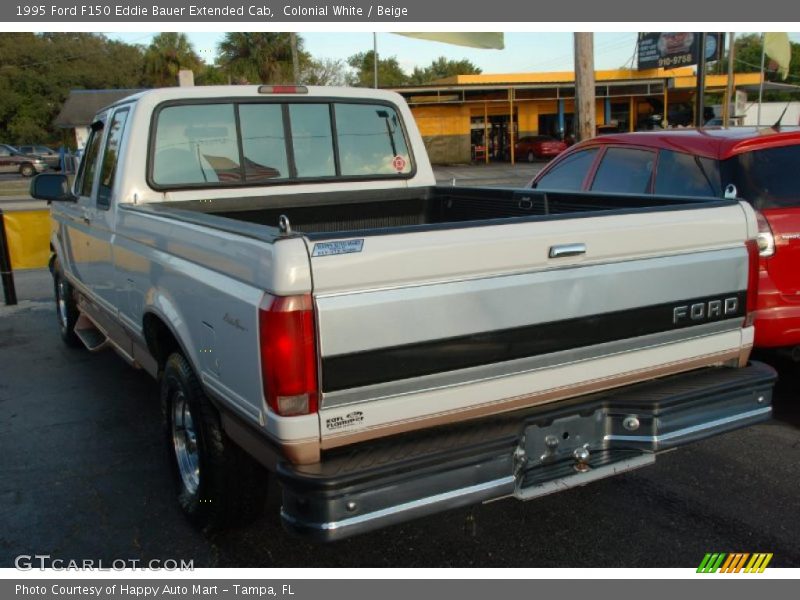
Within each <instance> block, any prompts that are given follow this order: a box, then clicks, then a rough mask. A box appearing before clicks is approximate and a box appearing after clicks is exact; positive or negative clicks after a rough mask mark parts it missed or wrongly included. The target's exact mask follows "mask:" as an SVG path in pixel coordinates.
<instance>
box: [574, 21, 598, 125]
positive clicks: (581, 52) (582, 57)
mask: <svg viewBox="0 0 800 600" xmlns="http://www.w3.org/2000/svg"><path fill="white" fill-rule="evenodd" d="M574 36H575V117H576V120H577V129H576V131H575V133H576V134H577V136H576V137H577V141H582V140H588V139H590V138H593V137H594V136H595V100H594V34H593V33H591V32H589V33H585V32H575V33H574Z"/></svg>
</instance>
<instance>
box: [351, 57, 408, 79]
mask: <svg viewBox="0 0 800 600" xmlns="http://www.w3.org/2000/svg"><path fill="white" fill-rule="evenodd" d="M347 64H348V65H350V67H351V68H352V69H354V72H353V73H351V74H349V75H348V77H347V82H348V83H349V84H350V85H353V86H357V87H372V86H373V83H374V80H375V77H374V68H375V53H374V52H373V51H372V50H369V51H368V52H359V53H358V54H354V55H353V56H351V57H350V58H348V59H347ZM407 83H408V75H406V74H405V72H404V71H403V69H401V68H400V63H398V62H397V58H396V57H394V56H390V57H389V58H381V57H380V55H379V56H378V85H379V86H380V87H395V86H399V85H405V84H407Z"/></svg>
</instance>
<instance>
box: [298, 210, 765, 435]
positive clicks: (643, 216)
mask: <svg viewBox="0 0 800 600" xmlns="http://www.w3.org/2000/svg"><path fill="white" fill-rule="evenodd" d="M745 210H746V209H744V208H743V207H742V206H741V205H730V206H721V207H720V206H715V207H709V208H705V207H693V208H690V209H683V210H679V209H666V210H664V209H661V210H657V211H654V210H648V209H640V210H636V211H630V212H628V213H627V214H609V213H606V214H603V213H590V214H581V215H574V216H573V215H571V216H569V217H566V216H564V215H554V216H548V217H543V218H537V219H530V220H518V221H509V222H506V223H502V224H498V223H497V222H494V223H492V224H483V225H480V226H478V225H475V226H471V225H470V224H461V225H459V226H448V227H442V228H430V229H423V230H418V231H403V230H397V231H389V232H384V234H380V233H378V234H374V233H371V234H365V235H363V236H359V235H355V236H353V237H346V236H344V237H343V236H341V235H339V236H337V237H336V238H335V239H334V238H331V239H320V238H319V237H316V238H315V239H313V240H308V246H309V254H310V256H311V270H312V278H313V285H314V297H315V303H316V310H317V319H318V335H319V339H318V344H319V352H320V357H321V370H320V389H321V403H320V421H321V422H320V428H321V438H322V447H323V448H331V447H336V446H340V445H345V444H350V443H354V442H358V441H361V440H365V439H369V438H372V437H377V436H382V435H387V434H390V433H398V432H402V431H407V430H411V429H416V428H421V427H426V426H431V425H437V424H445V423H451V422H454V421H458V420H463V419H467V418H475V417H478V416H482V415H487V414H493V413H497V412H503V411H506V410H513V409H518V408H521V407H525V406H533V405H536V404H541V403H545V402H552V401H555V400H559V399H562V398H565V397H569V396H574V395H577V394H579V393H590V392H594V391H598V390H602V389H607V388H610V387H615V386H619V385H624V384H627V383H631V382H633V381H639V380H643V379H648V378H652V377H655V376H659V375H666V374H669V373H674V372H678V371H683V370H688V369H692V368H697V367H700V366H706V365H711V364H721V363H730V364H732V365H733V364H738V363H739V361H740V359H741V357H742V356H745V357H746V353H747V351H749V345H750V344H751V343H752V329H751V328H744V329H743V328H742V326H743V321H744V316H745V294H746V288H747V277H748V253H747V249H746V247H745V245H744V243H743V242H744V240H746V239H747V238H748V219H749V218H750V217H749V216H747V215H746V214H744V212H745Z"/></svg>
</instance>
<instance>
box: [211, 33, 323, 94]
mask: <svg viewBox="0 0 800 600" xmlns="http://www.w3.org/2000/svg"><path fill="white" fill-rule="evenodd" d="M218 50H219V57H218V58H217V65H218V66H219V68H220V69H222V71H223V72H224V73H225V74H226V76H230V77H231V81H232V82H233V83H267V84H281V83H294V74H293V67H292V46H291V34H289V33H282V32H271V31H267V32H255V33H245V32H235V33H226V34H225V38H224V39H223V40H222V41H221V42H220V44H219V48H218ZM297 52H298V62H299V63H300V71H301V73H302V72H303V70H304V69H305V68H307V66H308V64H309V63H310V62H311V55H310V54H309V53H308V52H306V51H305V50H304V49H303V39H302V38H301V37H300V36H297Z"/></svg>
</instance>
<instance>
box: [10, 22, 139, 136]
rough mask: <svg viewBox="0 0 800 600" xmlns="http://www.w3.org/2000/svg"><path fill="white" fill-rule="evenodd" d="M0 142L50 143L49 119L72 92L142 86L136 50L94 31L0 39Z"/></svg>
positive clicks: (20, 34) (53, 132)
mask: <svg viewBox="0 0 800 600" xmlns="http://www.w3.org/2000/svg"><path fill="white" fill-rule="evenodd" d="M0 56H2V62H0V140H2V141H3V142H6V143H10V144H25V143H40V142H46V143H53V142H57V141H58V140H60V139H61V137H62V136H61V132H59V131H57V130H55V129H54V128H53V126H52V123H53V119H54V118H55V116H56V115H57V114H58V112H59V110H60V109H61V106H62V104H63V102H64V100H65V99H66V97H67V95H68V94H69V91H70V90H72V89H106V88H137V87H140V86H141V85H142V83H143V82H142V68H143V56H142V51H141V49H140V48H138V47H136V46H131V45H129V44H124V43H121V42H114V41H111V40H109V39H107V38H106V37H104V36H102V35H98V34H94V33H43V34H35V33H4V34H2V35H0Z"/></svg>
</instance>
